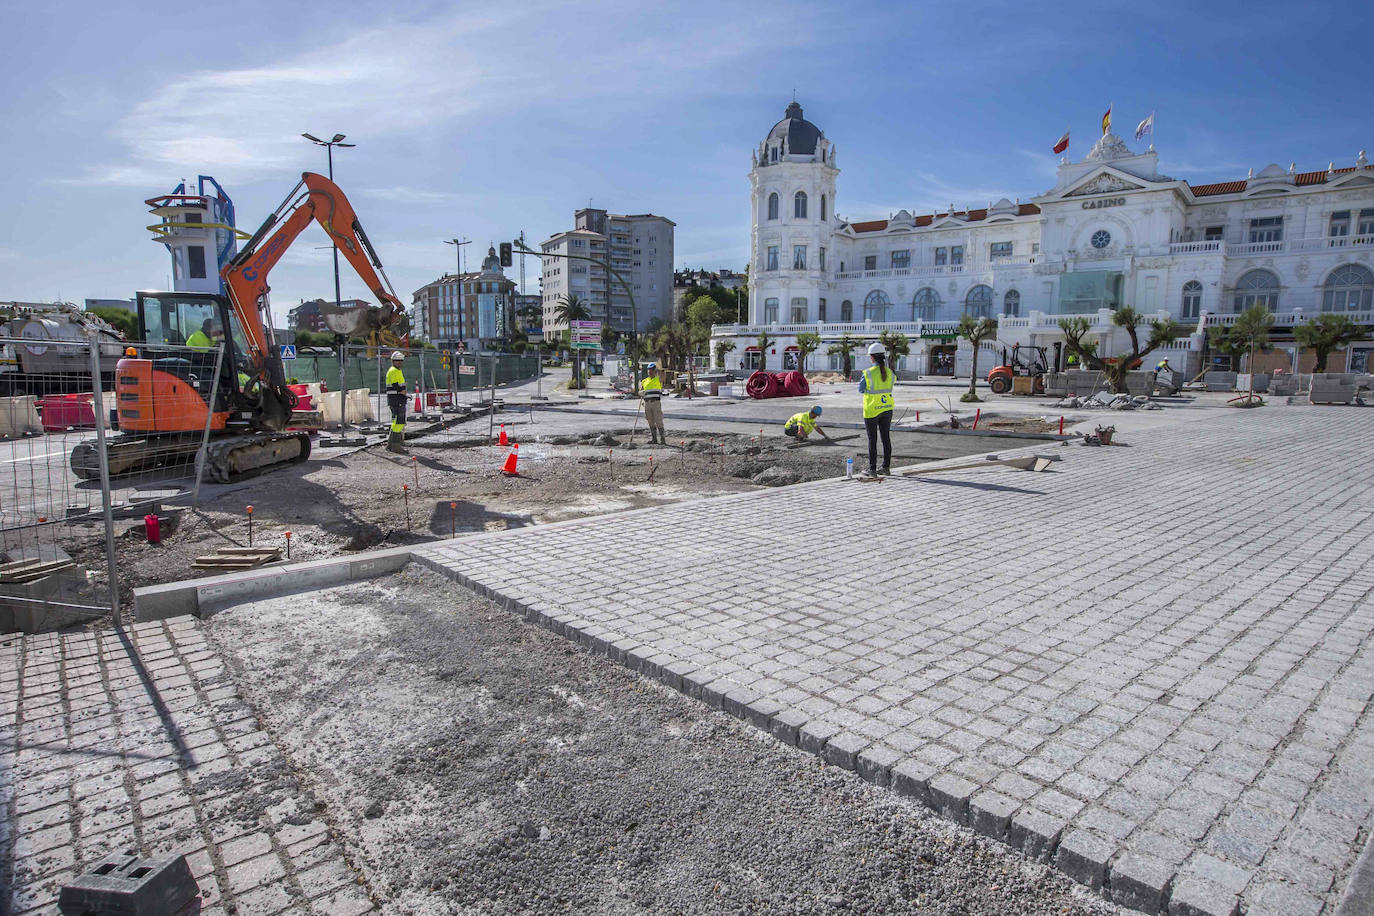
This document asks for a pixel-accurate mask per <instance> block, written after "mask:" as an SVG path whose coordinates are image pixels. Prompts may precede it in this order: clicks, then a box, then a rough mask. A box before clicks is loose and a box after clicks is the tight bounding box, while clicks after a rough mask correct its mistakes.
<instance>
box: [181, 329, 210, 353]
mask: <svg viewBox="0 0 1374 916" xmlns="http://www.w3.org/2000/svg"><path fill="white" fill-rule="evenodd" d="M186 346H188V347H195V348H196V349H197V350H208V349H210V348H211V347H213V346H214V344H213V343H211V341H210V335H208V334H206V333H205V332H204V331H196V332H195V333H193V334H192V335H191V336H190V337H188V338H186Z"/></svg>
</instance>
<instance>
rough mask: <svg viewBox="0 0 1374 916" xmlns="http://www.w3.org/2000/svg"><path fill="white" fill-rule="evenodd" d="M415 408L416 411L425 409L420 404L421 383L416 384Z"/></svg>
mask: <svg viewBox="0 0 1374 916" xmlns="http://www.w3.org/2000/svg"><path fill="white" fill-rule="evenodd" d="M414 410H415V412H416V413H420V412H422V411H423V410H424V408H423V407H421V406H420V386H419V385H416V386H415V408H414Z"/></svg>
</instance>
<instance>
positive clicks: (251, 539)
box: [247, 506, 253, 547]
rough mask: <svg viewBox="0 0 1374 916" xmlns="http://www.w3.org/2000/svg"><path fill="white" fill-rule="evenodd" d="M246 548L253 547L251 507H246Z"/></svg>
mask: <svg viewBox="0 0 1374 916" xmlns="http://www.w3.org/2000/svg"><path fill="white" fill-rule="evenodd" d="M247 511H248V546H249V547H252V546H253V507H252V506H249V507H248V510H247Z"/></svg>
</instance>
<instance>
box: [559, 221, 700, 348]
mask: <svg viewBox="0 0 1374 916" xmlns="http://www.w3.org/2000/svg"><path fill="white" fill-rule="evenodd" d="M675 226H676V224H675V223H674V222H673V221H672V220H670V219H667V218H666V217H662V216H655V215H654V214H652V213H640V214H629V215H620V214H614V213H607V212H606V211H605V210H598V209H593V208H590V207H589V208H584V209H581V210H578V211H577V212H576V213H575V214H574V228H573V229H571V230H569V231H567V232H560V233H558V234H556V235H553V236H550V237H549V238H548V239H546V240H545V241H544V242H543V243H542V244H541V245H540V248H541V250H542V251H544V252H545V253H547V254H561V255H577V256H580V257H590V258H593V259H595V261H596V262H600V263H592V262H588V261H581V260H569V259H567V258H563V257H551V258H542V259H541V260H542V261H543V267H542V270H541V272H540V278H539V279H540V297H541V304H542V306H543V308H544V325H543V326H544V336H545V338H546V339H550V340H552V339H555V338H556V337H558V336H559V335H560V334H561V333H562V332H563V331H565V330H567V325H566V324H560V323H559V322H558V321H557V319H556V318H555V317H554V311H555V309H556V308H557V306H558V303H559V301H560V299H562V297H564V296H570V295H575V296H577V297H578V298H579V299H581V300H582V301H583V303H584V304H585V305H586V307H587V310H588V311H589V312H590V313H591V316H592V318H593V320H596V321H600V322H602V324H603V326H604V327H609V328H610V329H612V330H615V331H620V332H628V331H631V330H634V329H636V328H637V329H638V330H639V331H644V330H646V329H647V328H648V326H649V324H650V323H651V322H653V321H654V320H655V319H658V320H659V321H665V322H666V321H670V320H671V319H672V312H673V230H674V228H675ZM608 261H609V264H610V268H611V271H613V272H614V273H616V274H619V275H620V277H621V279H623V281H624V284H629V286H630V288H631V290H633V293H634V302H633V308H631V301H630V292H629V291H628V290H626V288H625V285H624V284H622V283H621V282H620V280H617V279H616V278H615V276H613V275H612V274H608V272H607V270H606V267H605V264H606V263H607V262H608Z"/></svg>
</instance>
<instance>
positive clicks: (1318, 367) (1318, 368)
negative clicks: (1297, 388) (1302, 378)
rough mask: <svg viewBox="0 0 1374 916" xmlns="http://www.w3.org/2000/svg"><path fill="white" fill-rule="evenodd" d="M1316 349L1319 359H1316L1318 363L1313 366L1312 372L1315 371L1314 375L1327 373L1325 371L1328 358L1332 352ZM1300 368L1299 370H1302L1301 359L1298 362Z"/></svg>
mask: <svg viewBox="0 0 1374 916" xmlns="http://www.w3.org/2000/svg"><path fill="white" fill-rule="evenodd" d="M1314 349H1315V350H1316V353H1317V359H1316V361H1315V362H1314V363H1313V364H1312V371H1313V372H1314V373H1317V372H1325V371H1326V358H1327V357H1328V356H1330V355H1331V351H1330V350H1323V349H1321V348H1320V347H1317V348H1314ZM1298 368H1299V369H1301V368H1302V360H1301V359H1299V361H1298Z"/></svg>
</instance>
